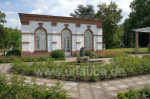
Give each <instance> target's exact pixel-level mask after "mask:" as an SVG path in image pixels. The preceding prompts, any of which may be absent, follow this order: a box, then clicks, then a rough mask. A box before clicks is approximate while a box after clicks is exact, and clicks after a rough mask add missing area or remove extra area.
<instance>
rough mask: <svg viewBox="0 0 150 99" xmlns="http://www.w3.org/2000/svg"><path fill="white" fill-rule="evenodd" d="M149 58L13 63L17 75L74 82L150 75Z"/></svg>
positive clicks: (127, 57)
mask: <svg viewBox="0 0 150 99" xmlns="http://www.w3.org/2000/svg"><path fill="white" fill-rule="evenodd" d="M149 59H150V58H149V57H145V58H139V57H133V56H129V55H118V56H116V57H115V58H114V59H113V60H112V61H111V64H89V63H86V64H80V66H76V64H68V63H61V64H56V63H55V62H54V61H53V60H51V59H48V60H47V61H45V62H33V63H31V64H27V63H24V62H21V61H19V62H15V63H13V67H12V70H13V71H14V72H15V73H19V74H25V75H34V76H40V77H49V78H55V79H62V80H72V81H97V80H105V79H114V78H122V77H127V76H135V75H140V74H149V73H150V61H149Z"/></svg>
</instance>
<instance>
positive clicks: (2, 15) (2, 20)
mask: <svg viewBox="0 0 150 99" xmlns="http://www.w3.org/2000/svg"><path fill="white" fill-rule="evenodd" d="M5 17H6V15H5V13H3V12H1V11H0V24H1V23H6V20H5Z"/></svg>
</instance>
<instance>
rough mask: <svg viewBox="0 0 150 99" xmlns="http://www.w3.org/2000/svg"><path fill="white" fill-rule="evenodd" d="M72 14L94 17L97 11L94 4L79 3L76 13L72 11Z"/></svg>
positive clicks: (73, 15) (78, 16) (76, 16)
mask: <svg viewBox="0 0 150 99" xmlns="http://www.w3.org/2000/svg"><path fill="white" fill-rule="evenodd" d="M70 16H72V17H75V18H89V19H92V18H94V17H95V11H94V7H93V5H87V6H85V7H84V6H83V5H81V4H80V5H78V6H77V9H76V10H74V13H70Z"/></svg>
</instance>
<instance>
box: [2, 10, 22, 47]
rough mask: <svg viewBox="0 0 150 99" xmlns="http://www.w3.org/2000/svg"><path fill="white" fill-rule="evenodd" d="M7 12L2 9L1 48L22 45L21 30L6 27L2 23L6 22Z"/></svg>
mask: <svg viewBox="0 0 150 99" xmlns="http://www.w3.org/2000/svg"><path fill="white" fill-rule="evenodd" d="M5 17H6V15H5V13H2V12H1V11H0V48H10V47H11V46H13V47H14V48H16V47H20V45H21V31H20V30H18V29H12V28H7V27H4V26H3V25H2V24H1V23H5V22H6V20H5Z"/></svg>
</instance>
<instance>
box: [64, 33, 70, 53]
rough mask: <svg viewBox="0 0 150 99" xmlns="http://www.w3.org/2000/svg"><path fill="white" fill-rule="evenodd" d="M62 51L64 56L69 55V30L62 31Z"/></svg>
mask: <svg viewBox="0 0 150 99" xmlns="http://www.w3.org/2000/svg"><path fill="white" fill-rule="evenodd" d="M62 49H63V50H64V52H65V55H66V56H70V55H71V32H70V31H69V30H63V31H62Z"/></svg>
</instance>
